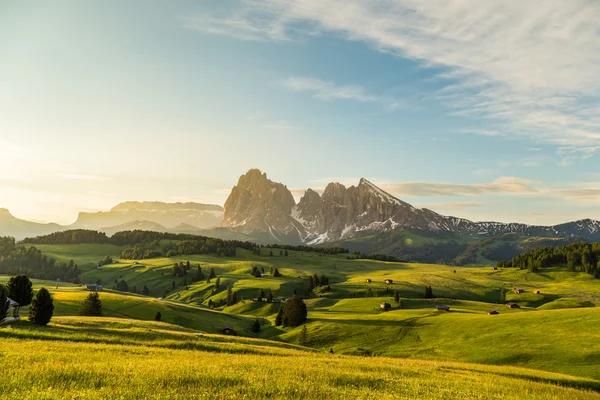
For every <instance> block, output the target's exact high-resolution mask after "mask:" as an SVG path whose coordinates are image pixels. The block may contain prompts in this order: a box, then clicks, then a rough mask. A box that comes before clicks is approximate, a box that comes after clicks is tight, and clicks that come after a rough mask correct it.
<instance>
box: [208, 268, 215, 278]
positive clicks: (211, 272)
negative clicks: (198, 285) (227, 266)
mask: <svg viewBox="0 0 600 400" xmlns="http://www.w3.org/2000/svg"><path fill="white" fill-rule="evenodd" d="M208 277H209V278H216V277H217V274H215V269H214V268H211V269H210V274H209V275H208Z"/></svg>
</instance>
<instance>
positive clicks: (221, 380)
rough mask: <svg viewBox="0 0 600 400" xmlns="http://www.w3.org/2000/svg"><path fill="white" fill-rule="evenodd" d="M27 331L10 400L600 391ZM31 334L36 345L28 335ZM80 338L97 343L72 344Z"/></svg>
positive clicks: (109, 326) (160, 333)
mask: <svg viewBox="0 0 600 400" xmlns="http://www.w3.org/2000/svg"><path fill="white" fill-rule="evenodd" d="M23 325H24V324H18V325H16V326H15V327H12V328H8V329H7V328H3V329H0V335H2V336H3V338H2V340H1V341H0V354H1V355H2V360H3V367H4V368H5V370H6V371H10V373H9V374H6V376H5V378H4V379H2V380H0V393H1V394H2V397H5V398H11V399H63V398H87V397H89V398H104V399H121V398H148V399H158V398H170V399H187V398H220V399H228V398H231V399H233V398H272V399H305V398H311V399H348V398H352V399H371V398H378V399H408V398H410V399H431V398H436V399H455V398H470V399H514V398H527V399H536V400H541V399H544V400H545V399H567V398H568V399H581V400H587V399H596V398H597V397H598V393H597V392H596V391H594V390H598V389H599V388H600V383H599V382H598V381H593V380H590V379H585V378H576V377H571V376H567V375H559V374H553V373H547V372H539V371H531V370H526V369H520V368H513V367H509V368H499V367H489V366H481V365H472V364H461V363H448V362H431V361H417V360H399V359H390V358H381V357H368V358H365V357H352V356H340V355H330V354H326V353H325V354H323V353H320V354H319V353H316V354H315V353H312V352H306V351H302V350H299V349H293V348H282V347H278V345H277V344H272V345H266V343H265V341H251V340H249V339H242V341H238V339H235V338H230V337H227V338H223V337H217V336H209V337H207V336H206V335H198V334H196V333H195V332H193V331H190V330H185V329H181V328H177V327H173V326H170V325H168V324H164V323H154V322H144V323H140V322H139V321H129V320H124V319H119V320H115V319H97V318H64V317H63V318H57V319H56V320H55V321H54V322H53V323H51V324H50V326H48V327H46V328H38V327H34V328H31V327H24V326H23ZM27 330H29V331H33V332H34V333H37V334H38V336H33V337H35V338H36V339H37V340H33V339H32V338H27V337H26V334H25V335H19V332H22V331H27ZM75 330H76V332H78V333H73V332H74V331H75ZM98 331H102V332H100V333H99V332H98ZM7 332H8V333H7ZM79 332H86V333H84V334H89V335H91V336H90V337H89V338H86V342H85V343H81V342H80V341H77V340H72V336H73V335H78V334H81V333H79ZM87 332H89V333H87ZM94 335H99V336H100V337H101V338H109V339H107V340H106V341H102V340H95V339H94V337H93V336H94ZM41 336H43V337H41ZM110 338H118V341H115V342H110ZM221 339H224V340H227V341H226V342H223V341H220V340H221ZM177 343H180V345H179V348H174V347H172V346H173V345H176V344H177ZM257 345H258V346H257Z"/></svg>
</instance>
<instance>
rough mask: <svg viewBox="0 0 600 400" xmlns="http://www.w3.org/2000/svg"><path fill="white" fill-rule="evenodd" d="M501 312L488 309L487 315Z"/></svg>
mask: <svg viewBox="0 0 600 400" xmlns="http://www.w3.org/2000/svg"><path fill="white" fill-rule="evenodd" d="M498 314H500V313H499V312H498V311H496V310H488V312H487V315H498Z"/></svg>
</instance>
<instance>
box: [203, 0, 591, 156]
mask: <svg viewBox="0 0 600 400" xmlns="http://www.w3.org/2000/svg"><path fill="white" fill-rule="evenodd" d="M241 4H242V5H243V7H242V8H241V10H240V11H238V12H237V13H236V14H235V15H230V16H226V17H221V18H218V17H214V16H212V15H206V14H201V15H198V16H196V17H194V18H195V20H196V21H197V22H198V21H200V22H198V23H196V25H195V26H196V28H197V29H201V30H203V31H204V32H208V33H213V34H221V35H227V36H232V37H236V38H240V39H245V40H289V39H294V38H295V37H297V36H298V32H310V33H315V32H316V33H334V34H337V35H341V36H343V37H346V38H347V39H348V40H352V41H361V42H365V43H368V44H370V45H372V46H373V47H374V48H375V49H377V50H381V51H385V52H389V53H393V54H396V55H398V56H400V57H404V58H409V59H413V60H416V61H418V62H420V63H421V64H422V65H423V66H424V67H430V66H433V67H437V68H442V69H443V70H444V72H442V73H440V74H439V75H438V76H437V77H436V79H438V80H439V81H440V83H441V84H442V85H443V86H444V88H443V89H442V90H441V91H440V92H439V93H437V94H436V95H435V96H434V97H435V99H436V100H437V101H439V102H442V103H443V104H445V105H446V106H447V107H448V108H449V109H450V110H451V113H452V114H455V115H459V116H464V117H469V118H476V119H486V120H488V123H489V125H490V126H491V128H490V129H486V130H484V131H479V132H476V131H472V132H471V133H476V134H484V135H488V136H500V135H502V136H509V137H524V138H529V139H532V140H535V141H537V142H540V143H541V142H543V143H550V144H553V145H555V146H557V147H558V148H560V149H563V150H564V151H571V152H574V153H576V154H575V156H579V155H583V156H589V154H590V153H594V152H596V151H598V148H599V147H598V145H599V143H600V80H598V79H597V66H598V65H599V64H600V28H599V27H598V23H597V21H598V20H600V3H598V2H593V1H586V0H573V1H569V2H565V1H562V0H548V1H545V2H544V3H543V7H540V3H539V2H535V1H525V2H524V1H517V0H490V1H486V2H481V1H478V0H431V1H420V0H403V1H383V2H366V1H362V0H344V1H341V0H295V1H289V0H261V1H257V0H242V2H241ZM332 10H335V12H332ZM321 91H323V89H321ZM316 92H317V94H318V93H319V90H317V91H316ZM347 93H348V94H346V95H347V96H352V97H354V98H355V99H356V100H358V99H362V100H359V101H374V100H372V99H371V97H369V96H370V95H369V94H366V93H364V92H361V91H354V92H353V91H350V92H347ZM321 96H323V98H327V95H326V94H324V93H322V94H321Z"/></svg>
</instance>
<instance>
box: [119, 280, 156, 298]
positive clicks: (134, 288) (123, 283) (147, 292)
mask: <svg viewBox="0 0 600 400" xmlns="http://www.w3.org/2000/svg"><path fill="white" fill-rule="evenodd" d="M113 288H114V289H115V290H118V291H120V292H129V293H135V294H143V295H144V296H149V295H150V289H148V286H146V285H144V288H143V289H142V291H141V292H140V291H138V289H137V286H132V287H129V285H128V284H127V282H126V281H125V279H121V280H118V279H115V283H114V285H113Z"/></svg>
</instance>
